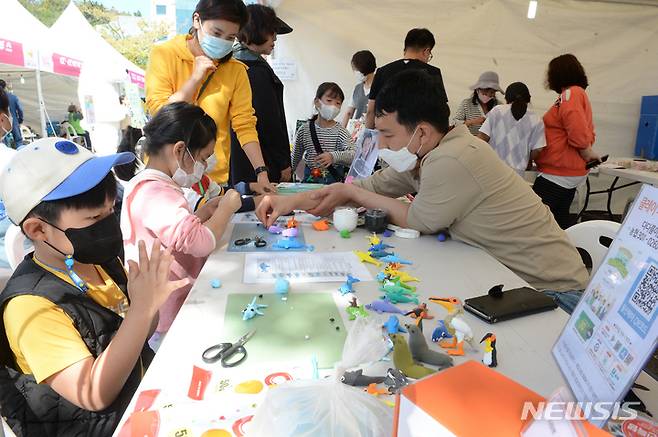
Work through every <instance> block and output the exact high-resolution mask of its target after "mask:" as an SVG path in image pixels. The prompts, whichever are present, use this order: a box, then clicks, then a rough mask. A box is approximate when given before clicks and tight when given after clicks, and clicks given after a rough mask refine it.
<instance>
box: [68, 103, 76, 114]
mask: <svg viewBox="0 0 658 437" xmlns="http://www.w3.org/2000/svg"><path fill="white" fill-rule="evenodd" d="M77 111H78V107H77V106H75V103H71V104H70V105H69V107H68V112H77Z"/></svg>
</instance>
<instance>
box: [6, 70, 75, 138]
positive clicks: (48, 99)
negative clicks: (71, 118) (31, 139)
mask: <svg viewBox="0 0 658 437" xmlns="http://www.w3.org/2000/svg"><path fill="white" fill-rule="evenodd" d="M8 67H11V66H8ZM21 75H22V76H23V79H24V80H25V83H24V84H21V82H20V76H21ZM0 78H2V79H4V80H5V81H6V82H7V84H10V85H11V91H12V92H13V93H14V94H15V95H16V96H18V98H19V99H20V102H21V105H22V106H23V112H24V116H25V121H24V122H23V124H25V125H27V126H30V128H31V129H32V131H33V132H35V133H38V134H39V135H40V134H41V128H40V123H41V122H40V119H39V102H38V99H37V83H36V73H35V71H34V70H12V69H10V68H7V70H3V69H2V68H0ZM41 86H42V88H43V102H44V105H45V108H46V112H47V114H48V117H50V119H51V120H52V121H62V120H65V119H66V118H67V116H68V114H67V111H66V109H67V107H68V106H69V104H71V103H73V102H76V101H77V99H78V80H77V78H74V77H70V76H61V75H57V74H52V73H45V72H42V73H41Z"/></svg>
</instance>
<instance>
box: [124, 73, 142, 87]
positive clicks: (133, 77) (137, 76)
mask: <svg viewBox="0 0 658 437" xmlns="http://www.w3.org/2000/svg"><path fill="white" fill-rule="evenodd" d="M126 71H127V72H128V76H130V82H131V83H134V84H137V86H138V87H140V88H142V89H143V88H144V75H143V74H141V73H137V72H135V71H131V70H126Z"/></svg>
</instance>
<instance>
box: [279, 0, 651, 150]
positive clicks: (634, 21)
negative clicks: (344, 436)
mask: <svg viewBox="0 0 658 437" xmlns="http://www.w3.org/2000/svg"><path fill="white" fill-rule="evenodd" d="M527 9H528V2H527V0H480V1H473V0H414V1H400V0H360V1H358V2H357V1H353V0H314V1H312V2H309V1H307V0H286V1H283V2H282V3H281V5H280V6H279V7H278V8H277V13H278V14H279V15H280V16H281V17H282V18H283V19H284V20H285V21H286V22H288V24H290V25H291V26H292V27H293V28H294V31H293V33H291V34H289V35H283V36H281V37H279V39H278V41H277V49H276V53H275V57H277V58H279V59H291V60H294V61H296V63H297V74H298V79H297V80H296V81H288V82H286V83H285V85H286V91H285V103H286V111H287V114H288V124H289V126H294V123H295V120H296V119H302V118H306V117H308V116H309V115H310V112H311V105H312V100H313V96H314V94H315V89H316V87H317V86H318V84H320V83H321V82H323V81H334V82H337V83H339V84H340V85H341V87H342V88H343V90H344V91H345V94H346V95H350V94H351V91H352V89H353V87H354V79H353V75H352V72H351V68H350V59H351V56H352V54H353V53H354V52H356V51H357V50H362V49H369V50H371V51H372V52H373V53H374V54H375V56H376V58H377V64H378V65H384V64H386V63H388V62H390V61H392V60H395V59H398V58H400V57H401V56H402V45H403V41H404V36H405V34H406V32H407V31H408V30H409V29H411V28H413V27H427V28H429V29H430V30H431V31H432V32H433V33H434V35H435V37H436V39H437V46H436V48H435V49H434V59H433V61H432V64H434V65H436V66H438V67H440V68H441V70H442V72H443V79H444V82H445V85H446V90H447V92H448V96H449V98H450V104H451V107H452V108H453V111H454V109H455V107H456V105H458V104H459V102H461V100H462V99H464V98H466V97H467V96H468V95H469V89H468V86H469V85H471V84H472V83H474V82H475V80H476V79H477V77H478V75H479V74H480V73H481V72H482V71H485V70H495V71H497V72H498V73H499V75H500V78H501V82H502V83H501V85H503V87H505V86H506V85H508V84H509V83H511V82H514V81H523V82H525V83H526V84H527V85H528V87H529V88H530V91H531V93H532V96H533V104H534V107H535V109H536V111H537V112H538V113H540V114H543V113H544V111H545V110H546V109H547V108H548V107H549V106H550V105H551V104H552V102H553V101H554V100H555V97H556V96H555V94H554V93H553V92H550V91H547V90H545V89H544V75H545V71H546V66H547V64H548V61H549V60H550V59H551V58H553V57H555V56H557V55H559V54H562V53H567V52H571V53H573V54H575V55H576V56H577V57H578V58H579V59H580V60H581V62H582V63H583V65H584V67H585V69H586V71H587V74H588V76H589V81H590V87H589V88H588V90H587V91H588V94H589V96H590V99H591V101H592V106H593V111H594V119H595V124H596V130H597V142H596V147H598V148H599V150H602V151H604V152H608V153H612V154H614V155H615V156H628V155H632V151H633V146H634V143H635V134H636V130H637V123H638V117H639V106H640V98H641V96H643V95H649V94H658V81H657V80H656V78H657V75H656V71H658V8H656V7H652V6H641V5H640V6H638V5H627V4H609V3H597V2H589V1H587V2H583V1H574V0H542V1H540V2H539V8H538V11H537V18H536V19H535V20H528V19H527V18H526V13H527Z"/></svg>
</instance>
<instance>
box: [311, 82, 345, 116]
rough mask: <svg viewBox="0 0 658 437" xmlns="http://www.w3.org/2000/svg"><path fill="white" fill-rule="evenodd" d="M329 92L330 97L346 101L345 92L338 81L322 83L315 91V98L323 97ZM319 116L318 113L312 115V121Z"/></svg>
mask: <svg viewBox="0 0 658 437" xmlns="http://www.w3.org/2000/svg"><path fill="white" fill-rule="evenodd" d="M327 93H329V97H333V98H336V99H340V100H341V101H345V93H344V92H343V90H342V89H341V88H340V87H339V86H338V84H337V83H334V82H323V83H321V84H320V86H319V87H318V89H317V91H316V92H315V98H316V99H321V98H322V97H323V96H324V95H325V94H327ZM317 118H318V114H315V115H313V116H312V117H311V121H314V120H315V119H317Z"/></svg>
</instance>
